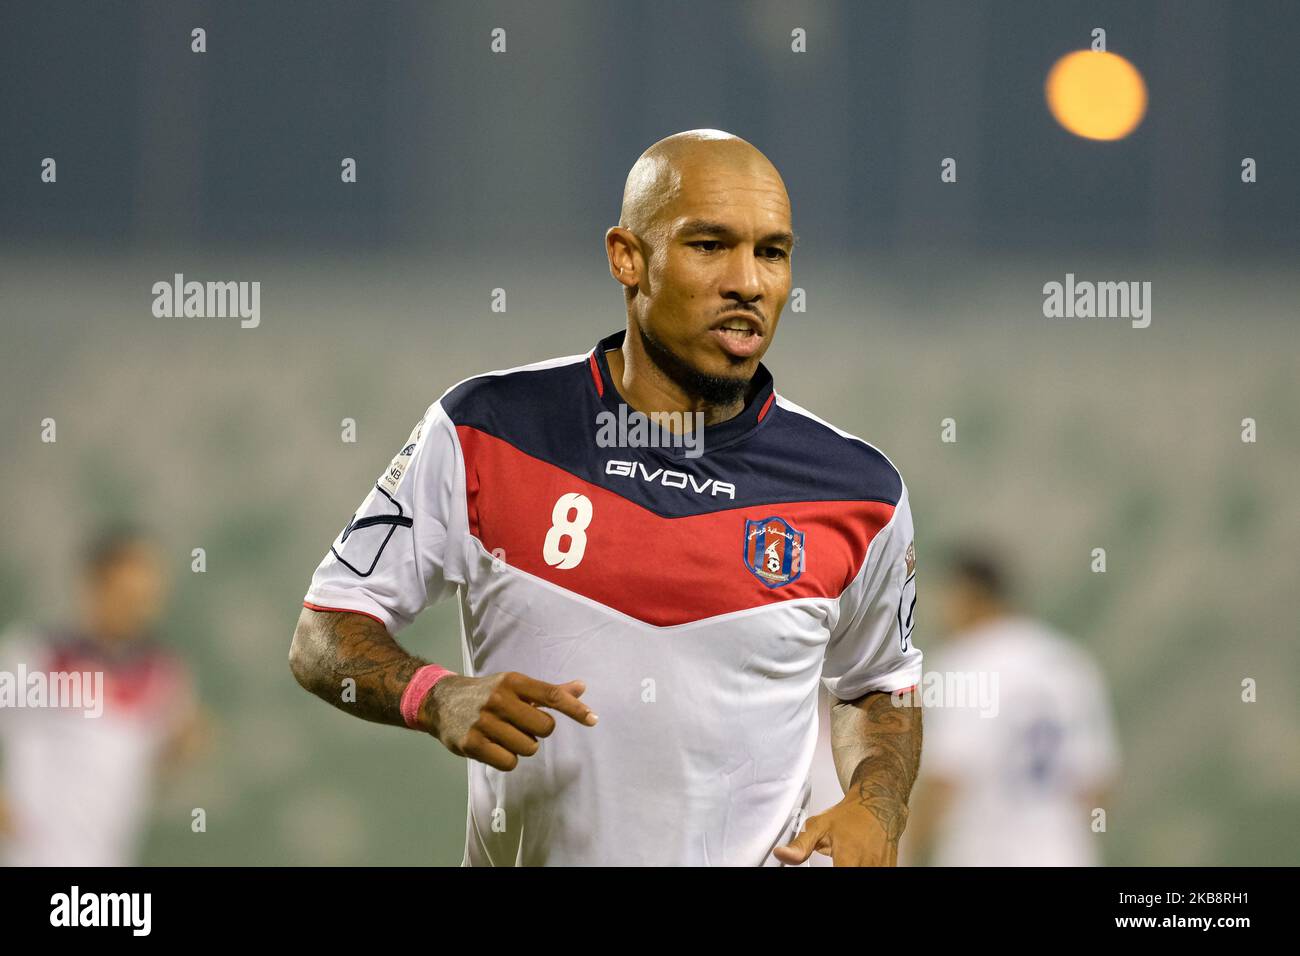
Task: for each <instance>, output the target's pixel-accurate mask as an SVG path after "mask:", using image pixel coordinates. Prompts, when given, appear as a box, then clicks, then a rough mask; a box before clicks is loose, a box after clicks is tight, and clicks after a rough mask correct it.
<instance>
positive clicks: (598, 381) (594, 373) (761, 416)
mask: <svg viewBox="0 0 1300 956" xmlns="http://www.w3.org/2000/svg"><path fill="white" fill-rule="evenodd" d="M626 337H627V330H626V329H622V330H620V331H618V332H614V333H613V334H611V335H607V336H605V337H604V338H603V339H601V340H600V341H599V342H597V343H596V347H595V348H594V349H592V351H591V353H590V354H589V355H588V356H587V365H588V367H589V368H590V370H591V383H592V389H593V391H595V392H596V393H597V397H598V398H599V399H600V401H601V403H602V404H604V406H605V407H606V408H608V409H609V410H610V411H612V412H614V413H615V414H618V408H619V405H620V404H623V397H622V396H621V395H620V394H619V393H618V389H616V388H615V387H614V380H613V378H612V377H611V376H610V372H609V363H608V362H607V361H606V360H605V353H606V352H608V351H610V350H612V349H617V348H622V347H623V340H624V339H625V338H626ZM752 381H753V383H754V384H755V385H756V386H757V388H756V389H755V390H754V394H753V397H752V398H750V400H749V401H748V402H747V403H746V405H745V407H744V409H743V410H742V411H741V412H740V414H739V415H735V416H733V417H732V418H728V419H727V420H726V421H725V422H718V423H717V424H715V425H705V426H704V454H706V455H707V454H708V453H709V451H710V450H716V449H718V448H721V447H722V446H723V445H729V444H731V443H732V442H734V441H738V440H739V439H741V438H743V437H745V436H746V435H748V434H749V433H750V432H752V431H753V430H754V429H756V428H758V427H759V426H760V425H761V424H762V423H763V421H764V420H765V419H766V418H768V417H770V416H771V413H772V405H773V403H774V400H775V398H776V389H775V385H774V383H773V380H772V373H771V372H769V371H768V370H767V366H765V365H764V364H763V363H762V362H759V363H758V369H757V371H755V372H754V378H753V380H752ZM630 410H631V409H629V411H630ZM654 450H655V451H658V452H661V453H663V454H665V455H668V456H669V457H671V458H682V457H685V452H686V451H687V449H685V448H676V447H662V448H656V449H654Z"/></svg>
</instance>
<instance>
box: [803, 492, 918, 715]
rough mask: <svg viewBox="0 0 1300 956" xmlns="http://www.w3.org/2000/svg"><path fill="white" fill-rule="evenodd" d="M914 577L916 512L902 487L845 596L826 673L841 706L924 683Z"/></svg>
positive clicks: (829, 646) (829, 648)
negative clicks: (917, 641)
mask: <svg viewBox="0 0 1300 956" xmlns="http://www.w3.org/2000/svg"><path fill="white" fill-rule="evenodd" d="M915 572H916V550H915V547H914V546H913V542H912V511H911V506H910V505H909V503H908V494H907V486H906V485H903V488H902V493H901V494H900V496H899V499H898V505H897V506H896V507H895V508H894V514H893V517H892V518H891V519H890V521H889V524H887V525H885V527H883V528H881V529H880V531H879V532H878V533H877V534H876V537H875V538H874V539H873V540H872V542H871V545H870V547H868V549H867V556H866V558H865V560H864V561H863V562H862V568H861V570H860V571H859V572H858V575H857V577H855V578H854V579H853V581H852V583H850V584H849V586H848V587H847V588H846V589H845V591H844V593H843V594H841V595H840V599H839V617H838V620H837V621H836V623H835V625H834V626H833V628H832V630H831V637H830V641H829V642H828V643H827V645H826V661H825V664H824V665H823V667H822V682H823V683H824V684H825V685H826V689H827V690H829V691H830V692H831V693H832V694H834V695H835V696H836V697H838V698H839V699H840V700H854V699H856V698H858V697H861V696H862V695H863V694H865V693H867V692H868V691H877V690H879V691H895V690H902V689H903V688H905V687H910V686H912V685H913V684H916V683H918V682H919V681H920V680H921V652H920V650H919V649H917V648H916V647H915V646H913V644H912V631H913V628H914V627H915V623H916V619H915V614H916V573H915Z"/></svg>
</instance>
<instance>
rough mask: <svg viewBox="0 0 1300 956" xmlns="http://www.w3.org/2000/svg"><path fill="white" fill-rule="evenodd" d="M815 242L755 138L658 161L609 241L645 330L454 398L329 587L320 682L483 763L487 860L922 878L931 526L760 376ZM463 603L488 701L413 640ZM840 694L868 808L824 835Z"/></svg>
mask: <svg viewBox="0 0 1300 956" xmlns="http://www.w3.org/2000/svg"><path fill="white" fill-rule="evenodd" d="M794 241H795V240H794V234H793V232H792V229H791V219H790V201H789V198H788V196H787V194H786V190H785V185H784V183H783V182H782V180H781V177H780V175H779V174H778V173H777V171H776V169H775V168H774V167H773V166H772V164H771V163H770V162H769V161H768V160H767V158H766V157H765V156H763V154H762V153H760V152H759V151H758V150H757V149H755V148H754V147H753V146H751V145H750V144H749V143H747V142H745V141H744V140H741V139H739V138H737V137H735V136H732V135H729V134H726V133H721V132H718V131H716V130H692V131H689V132H685V133H679V134H676V135H674V136H670V137H668V138H666V139H664V140H661V141H660V142H658V143H656V144H654V145H653V146H651V147H650V148H649V149H648V150H646V152H645V153H644V154H643V155H642V156H641V157H640V158H639V159H638V160H637V162H636V163H635V165H634V166H633V167H632V170H631V172H630V173H629V175H628V178H627V184H626V187H625V190H624V194H623V207H622V214H621V217H620V220H619V225H618V226H616V227H613V228H611V229H609V230H608V232H607V233H606V236H605V244H606V253H607V255H608V258H609V269H610V273H611V275H612V276H613V277H614V279H615V280H617V281H618V282H619V283H621V284H622V286H623V291H624V300H625V304H626V311H627V321H626V328H625V329H623V330H620V331H617V332H615V333H613V334H611V335H607V336H605V337H603V338H601V339H600V341H599V342H597V343H596V345H595V347H594V348H593V349H591V350H590V351H589V352H586V353H583V354H578V355H570V356H566V357H563V358H556V359H551V360H549V361H543V362H538V363H535V364H532V365H525V366H521V367H518V368H512V369H507V370H504V371H498V372H491V373H488V374H484V375H478V376H475V377H473V378H469V379H466V380H464V381H462V382H460V383H459V384H457V385H455V386H453V387H452V388H450V389H449V390H448V391H446V392H445V393H443V395H442V396H441V397H440V398H439V399H438V400H437V401H435V402H434V403H433V404H432V405H431V406H430V407H429V408H428V410H427V411H426V412H425V415H424V417H423V418H422V419H421V420H420V422H419V423H418V424H417V425H416V426H415V429H414V430H413V431H412V433H411V436H410V438H409V439H408V441H407V442H406V443H405V445H404V446H403V447H402V448H401V450H400V451H399V452H398V454H397V455H396V457H394V458H393V460H392V462H391V463H390V465H389V466H388V467H387V468H386V469H385V470H384V471H383V473H382V474H381V475H380V476H379V479H378V481H377V482H376V484H375V486H374V487H373V488H372V489H371V490H370V492H369V494H367V495H366V497H365V499H364V500H363V501H362V503H361V505H360V507H359V508H358V509H357V511H356V513H355V514H354V515H353V517H352V518H351V520H350V521H348V523H347V526H346V527H345V528H344V529H343V531H342V532H341V533H340V534H339V535H338V537H337V538H336V539H335V541H334V544H333V546H332V547H331V548H330V550H329V553H328V554H327V555H326V556H325V558H324V560H323V561H322V562H321V564H320V566H319V567H318V568H317V570H316V573H315V575H314V577H313V578H312V581H311V585H310V588H309V590H308V591H307V594H306V597H305V600H304V602H303V603H304V605H305V609H304V611H303V612H302V614H301V617H300V619H299V622H298V626H297V629H296V631H295V634H294V639H293V645H292V649H291V652H290V663H291V666H292V669H293V672H294V674H295V675H296V677H297V679H298V681H299V682H300V683H301V684H302V685H303V686H304V687H305V688H307V689H308V690H310V691H312V692H313V693H315V694H316V695H318V696H319V697H321V698H323V699H325V700H326V701H328V702H330V703H331V704H333V705H334V706H336V707H339V708H340V709H343V710H345V711H348V712H350V713H353V714H356V715H357V716H360V717H363V718H365V719H368V720H373V721H378V722H381V723H387V724H394V725H398V726H402V725H405V726H407V727H412V728H415V729H417V730H421V731H424V732H427V733H430V734H433V735H434V736H436V737H437V738H438V739H439V740H440V741H441V742H442V743H443V744H444V745H445V746H446V747H447V748H448V749H449V750H450V751H451V752H453V753H455V754H460V755H464V756H467V757H470V758H472V759H471V760H470V761H469V762H468V763H467V766H468V772H469V814H468V821H467V827H466V829H467V834H466V849H465V859H464V862H465V863H466V864H469V865H514V864H522V865H532V864H552V865H555V864H638V865H659V864H669V865H671V864H701V865H703V864H715V865H716V864H723V865H751V866H753V865H779V864H797V863H801V862H803V861H804V860H806V859H807V858H808V857H809V856H810V855H811V854H812V853H813V852H814V850H818V851H821V852H824V853H827V854H830V855H833V858H834V860H835V862H836V863H837V864H840V865H893V864H894V863H895V862H896V856H897V847H898V839H899V836H900V834H901V833H902V830H903V827H904V824H905V822H906V819H907V803H908V796H909V793H910V790H911V787H912V782H913V779H914V776H915V773H916V769H917V764H918V761H919V756H920V747H921V720H920V711H919V708H907V707H904V708H898V707H895V706H893V704H892V702H891V699H890V692H891V691H895V690H899V689H902V688H906V687H909V686H911V685H913V684H915V683H916V682H917V681H918V680H919V679H920V676H921V652H920V651H919V650H918V649H917V648H916V647H915V645H914V644H913V643H912V639H911V638H912V628H913V622H914V604H915V593H916V592H915V577H914V565H915V556H914V549H913V546H912V517H911V512H910V509H909V505H908V497H907V489H906V487H905V486H904V484H903V479H902V477H901V476H900V474H899V472H898V470H897V469H896V468H895V467H894V465H893V464H892V463H891V462H890V461H889V460H888V459H887V458H886V457H885V456H884V455H883V454H882V453H881V452H880V451H878V450H877V449H876V448H874V447H872V446H871V445H869V444H867V443H866V442H864V441H862V440H860V439H858V438H855V437H854V436H852V435H849V434H847V433H845V432H842V431H840V430H839V429H837V428H835V427H833V426H831V425H829V424H827V423H826V422H824V421H822V420H821V419H819V418H817V417H815V416H814V415H812V414H811V413H809V412H807V411H805V410H804V409H802V408H800V407H799V406H798V405H796V404H794V403H793V402H791V401H789V400H787V399H786V398H785V397H784V396H780V395H778V394H777V393H776V391H775V390H774V386H773V380H772V376H771V374H770V373H769V372H768V370H767V369H766V367H764V366H763V365H762V364H761V362H760V360H761V359H762V357H763V355H764V353H765V352H766V351H767V349H768V348H769V347H770V346H771V344H772V340H773V338H774V336H775V334H776V329H777V323H778V320H779V319H780V316H781V310H782V308H783V307H784V305H785V303H786V301H787V299H788V297H789V294H790V257H791V252H792V249H793V246H794ZM644 416H648V417H649V419H650V420H649V421H648V422H647V420H646V418H645V417H644ZM612 422H618V423H620V424H619V426H618V427H617V428H613V427H611V423H612ZM629 422H631V425H630V426H629V427H626V428H625V427H624V426H625V425H628V423H629ZM674 426H677V427H674ZM452 594H454V595H455V596H456V599H457V601H458V603H459V606H460V612H461V620H462V639H463V651H464V661H465V664H464V671H465V673H464V674H463V675H462V674H453V673H450V672H448V671H446V670H444V669H443V668H441V667H439V666H437V665H432V664H428V663H426V662H425V661H423V660H421V659H419V658H417V657H414V656H412V655H410V654H408V653H407V652H406V651H405V650H403V649H402V648H401V647H400V646H399V645H398V644H397V642H396V641H395V640H394V636H395V635H396V634H397V633H398V632H399V631H400V630H401V629H402V628H403V627H405V626H406V625H407V624H409V623H410V622H411V620H412V619H413V618H414V617H415V616H416V615H417V614H418V613H419V612H420V611H421V609H423V608H424V607H425V606H427V605H428V604H429V603H430V602H432V601H436V600H439V599H441V598H444V597H449V596H451V595H452ZM819 680H820V681H821V682H822V683H824V684H825V686H826V687H827V689H828V690H830V691H831V692H832V693H833V694H834V695H835V698H836V704H835V706H834V709H833V713H834V717H833V720H834V724H835V727H834V729H835V760H836V763H837V766H838V768H839V773H840V775H841V777H842V780H843V783H844V786H845V788H846V790H847V792H848V796H846V797H845V798H844V800H843V801H842V802H840V803H838V804H836V805H835V806H834V807H832V808H831V809H829V810H828V811H827V812H825V813H823V814H820V815H818V816H816V817H813V818H811V819H807V820H806V821H805V819H804V818H805V811H806V807H807V801H808V792H809V786H808V777H809V768H810V765H811V761H812V754H813V748H814V745H815V743H816V739H817V716H816V707H817V689H818V683H819ZM597 713H599V714H600V718H599V722H597V716H596V714H597ZM553 715H554V716H553ZM805 822H806V827H804V828H803V829H802V830H801V824H803V823H805Z"/></svg>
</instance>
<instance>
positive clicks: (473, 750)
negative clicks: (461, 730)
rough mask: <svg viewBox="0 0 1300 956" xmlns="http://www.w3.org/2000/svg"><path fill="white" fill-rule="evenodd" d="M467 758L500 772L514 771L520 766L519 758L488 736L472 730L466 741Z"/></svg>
mask: <svg viewBox="0 0 1300 956" xmlns="http://www.w3.org/2000/svg"><path fill="white" fill-rule="evenodd" d="M464 750H465V756H466V757H472V758H473V759H475V760H477V761H479V762H481V763H485V764H487V765H488V766H489V767H496V769H498V770H507V771H509V770H514V769H515V767H517V766H518V765H519V758H518V757H517V756H515V755H514V754H512V753H511V752H510V751H508V750H506V749H505V748H504V747H502V746H501V745H500V744H499V743H496V742H495V741H493V740H489V739H488V737H487V735H486V734H484V733H482V732H481V731H478V730H471V731H470V734H469V737H468V738H467V739H466V741H465V747H464Z"/></svg>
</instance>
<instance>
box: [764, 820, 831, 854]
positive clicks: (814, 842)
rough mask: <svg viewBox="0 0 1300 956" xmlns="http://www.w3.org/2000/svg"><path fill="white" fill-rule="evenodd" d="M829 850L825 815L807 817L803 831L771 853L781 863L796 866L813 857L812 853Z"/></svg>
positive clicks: (829, 844)
mask: <svg viewBox="0 0 1300 956" xmlns="http://www.w3.org/2000/svg"><path fill="white" fill-rule="evenodd" d="M830 849H831V843H830V837H829V826H828V822H827V820H826V815H825V814H818V815H817V816H815V817H809V818H808V822H807V823H805V824H804V828H803V831H802V832H801V833H800V834H799V835H798V836H796V837H795V838H794V839H793V840H791V841H790V842H789V843H787V844H786V845H785V846H779V847H777V848H776V849H775V850H773V851H772V855H773V856H775V857H776V858H777V859H778V860H780V861H781V862H782V863H785V864H788V865H790V866H797V865H798V864H800V863H802V862H804V861H805V860H807V859H808V857H810V856H812V855H813V851H815V850H820V851H822V852H829V851H830Z"/></svg>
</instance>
